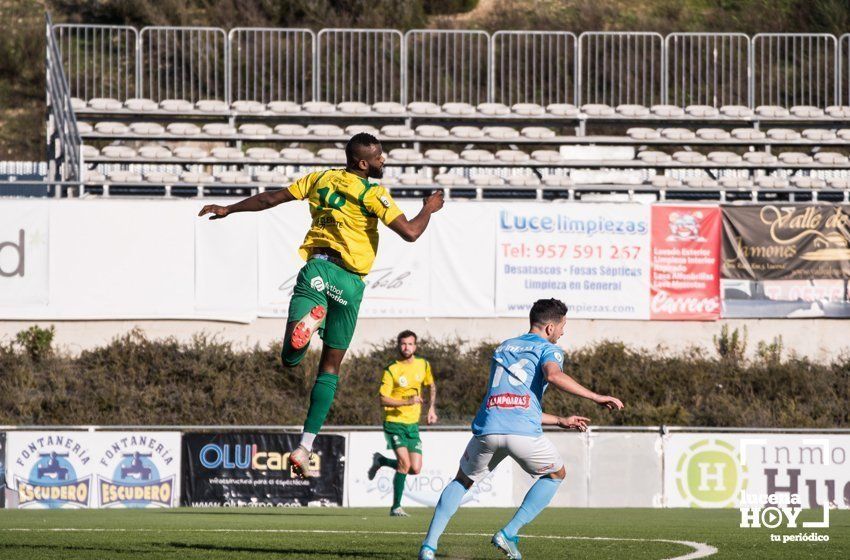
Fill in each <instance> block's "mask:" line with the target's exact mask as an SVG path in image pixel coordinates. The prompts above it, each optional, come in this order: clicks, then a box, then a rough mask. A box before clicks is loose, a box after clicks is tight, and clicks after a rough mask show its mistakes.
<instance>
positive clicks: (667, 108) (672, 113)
mask: <svg viewBox="0 0 850 560" xmlns="http://www.w3.org/2000/svg"><path fill="white" fill-rule="evenodd" d="M650 111H652V114H653V115H656V116H658V117H683V116H685V110H684V109H682V108H681V107H677V106H676V105H653V106H652V107H650Z"/></svg>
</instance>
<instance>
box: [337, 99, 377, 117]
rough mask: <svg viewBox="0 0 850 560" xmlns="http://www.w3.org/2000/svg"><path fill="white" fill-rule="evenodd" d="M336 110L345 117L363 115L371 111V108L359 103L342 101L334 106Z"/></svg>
mask: <svg viewBox="0 0 850 560" xmlns="http://www.w3.org/2000/svg"><path fill="white" fill-rule="evenodd" d="M336 109H337V111H339V112H340V113H343V114H345V115H363V114H366V113H369V112H371V111H372V107H370V106H369V105H367V104H366V103H362V102H360V101H343V102H342V103H337V104H336Z"/></svg>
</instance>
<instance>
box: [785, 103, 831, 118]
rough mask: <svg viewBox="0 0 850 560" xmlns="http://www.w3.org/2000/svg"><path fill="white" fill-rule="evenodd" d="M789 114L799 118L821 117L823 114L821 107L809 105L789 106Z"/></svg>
mask: <svg viewBox="0 0 850 560" xmlns="http://www.w3.org/2000/svg"><path fill="white" fill-rule="evenodd" d="M791 114H792V115H794V116H795V117H800V118H822V117H823V116H824V113H823V109H821V108H820V107H812V106H811V105H794V106H793V107H791Z"/></svg>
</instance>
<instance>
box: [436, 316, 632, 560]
mask: <svg viewBox="0 0 850 560" xmlns="http://www.w3.org/2000/svg"><path fill="white" fill-rule="evenodd" d="M566 315H567V306H566V305H564V304H563V303H562V302H561V301H558V300H557V299H541V300H538V301H536V302H535V303H534V305H533V306H532V307H531V313H530V314H529V319H530V322H531V328H530V329H529V331H528V333H526V334H524V335H522V336H518V337H516V338H511V339H508V340H506V341H504V342H503V343H502V344H500V345H499V346H498V348H496V350H495V352H493V359H492V361H491V363H490V379H489V382H488V384H487V392H486V394H485V395H484V400H483V401H482V402H481V407H480V408H479V409H478V414H477V415H476V416H475V419H474V420H473V421H472V434H473V435H472V439H470V441H469V444H468V445H467V446H466V451H464V452H463V457H462V458H461V460H460V468H459V469H458V471H457V476H456V477H455V479H454V480H453V481H452V482H451V483H449V485H448V486H446V488H445V490H443V493H442V494H441V495H440V501H439V502H438V503H437V508H436V509H435V510H434V517H433V519H432V520H431V526H430V527H429V528H428V534H427V535H426V537H425V540H424V541H423V542H422V548H420V550H419V560H433V558H434V557H435V555H436V553H437V541H438V540H439V538H440V535H442V534H443V531H444V530H445V528H446V525H447V524H448V522H449V519H451V517H452V516H453V515H454V513H455V512H456V511H457V508H458V506H460V503H461V501H462V500H463V497H464V495H465V494H466V492H467V490H469V488H470V487H471V486H472V485H473V484H474V483H475V482H478V481H479V480H481V479H483V478H484V477H486V476H487V475H488V474H490V472H491V471H492V470H493V469H495V468H496V467H497V466H498V464H499V463H500V462H501V461H502V459H504V458H505V457H511V458H513V459H514V461H516V462H517V463H518V464H519V465H520V467H522V468H523V470H525V472H527V473H528V474H530V475H531V476H534V477H537V481H536V482H535V483H534V484H533V485H532V486H531V488H530V489H529V490H528V493H527V494H526V495H525V499H523V502H522V505H521V506H520V508H519V509H518V510H517V512H516V514H515V515H514V517H513V519H511V520H510V521H509V522H508V524H507V525H505V526H504V527H503V528H502V529H500V530H499V531H498V532H497V533H496V534H495V535H493V539H492V543H493V545H494V546H495V547H496V548H498V549H499V550H501V551H502V552H504V553H505V555H506V556H507V557H508V558H510V559H511V560H518V559H520V558H522V554H520V552H519V549H518V547H517V543H518V541H519V538H518V537H517V534H518V533H519V530H520V529H521V528H522V527H523V526H524V525H526V524H527V523H529V522H531V520H533V519H534V518H535V517H537V515H538V514H539V513H540V512H541V511H543V508H545V507H546V506H547V505H548V504H549V502H550V501H551V500H552V497H553V496H554V495H555V492H557V491H558V486H559V485H560V484H561V481H562V480H563V479H564V477H565V476H566V470H565V469H564V461H563V459H561V456H560V454H559V453H558V451H557V449H555V446H554V445H553V444H552V442H551V441H549V440H548V439H547V438H546V437H545V436H543V426H558V427H560V428H566V429H570V430H579V431H582V432H583V431H585V430H586V429H587V422H589V421H590V420H589V419H588V418H584V417H582V416H570V417H569V418H562V417H560V416H555V415H552V414H547V413H545V412H543V407H542V406H541V402H542V401H543V393H544V392H545V391H546V387H548V386H549V385H550V384H551V385H554V386H555V387H556V388H558V389H560V390H561V391H565V392H567V393H572V394H573V395H577V396H579V397H584V398H586V399H590V400H592V401H593V402H595V403H597V404H599V405H601V406H604V407H606V408H608V409H610V410H620V409H622V408H623V403H622V402H620V400H619V399H616V398H614V397H609V396H605V395H598V394H596V393H594V392H593V391H591V390H589V389H586V388H585V387H583V386H582V385H581V384H579V383H578V382H577V381H575V380H574V379H573V378H572V377H570V376H569V375H567V374H565V373H564V372H563V371H562V367H563V363H564V353H563V351H562V350H561V349H560V348H559V347H558V346H557V345H556V344H555V343H556V342H558V339H559V338H561V336H562V335H563V334H564V324H565V323H566V320H567V318H566Z"/></svg>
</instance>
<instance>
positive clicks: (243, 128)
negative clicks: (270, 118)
mask: <svg viewBox="0 0 850 560" xmlns="http://www.w3.org/2000/svg"><path fill="white" fill-rule="evenodd" d="M271 133H272V129H271V128H270V127H269V126H267V125H264V124H258V123H245V124H241V125H239V134H244V135H246V136H268V135H269V134H271Z"/></svg>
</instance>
